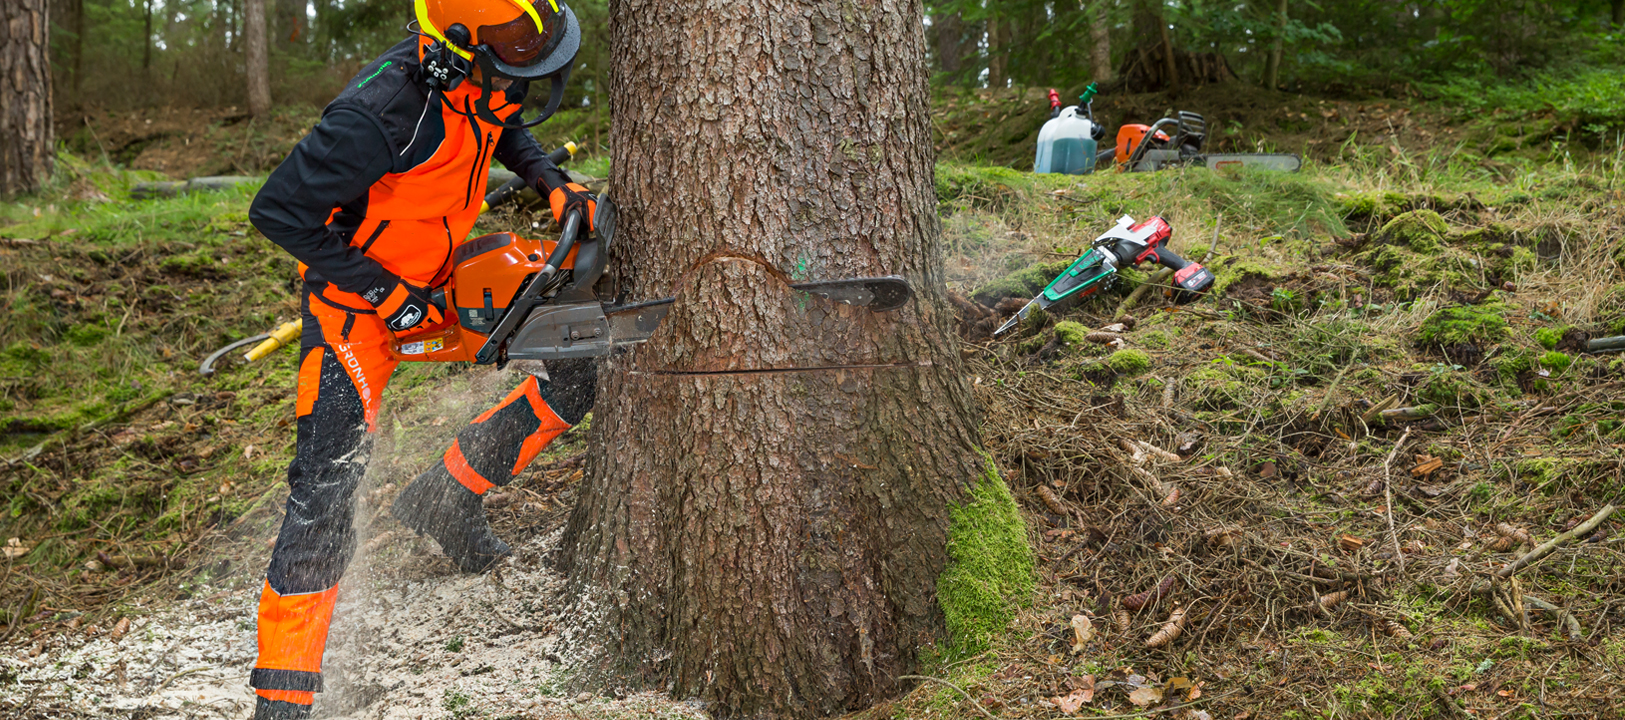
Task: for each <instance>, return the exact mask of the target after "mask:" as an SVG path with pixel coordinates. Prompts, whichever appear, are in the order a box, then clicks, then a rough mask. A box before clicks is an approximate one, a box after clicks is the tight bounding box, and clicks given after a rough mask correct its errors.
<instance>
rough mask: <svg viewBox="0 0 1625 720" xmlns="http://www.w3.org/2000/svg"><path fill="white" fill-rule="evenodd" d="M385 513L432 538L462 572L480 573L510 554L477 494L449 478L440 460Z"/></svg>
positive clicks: (397, 498) (408, 487) (413, 482)
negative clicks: (492, 530) (489, 520)
mask: <svg viewBox="0 0 1625 720" xmlns="http://www.w3.org/2000/svg"><path fill="white" fill-rule="evenodd" d="M389 513H390V514H391V515H394V516H395V519H396V520H399V521H401V524H403V525H405V526H407V527H409V528H412V529H413V530H416V531H417V532H419V533H422V534H426V535H428V536H429V537H432V538H434V539H435V541H436V542H438V543H440V549H441V550H442V551H443V552H445V553H446V557H449V558H451V561H452V562H454V563H457V567H458V568H459V569H461V570H462V571H463V572H470V573H477V572H481V571H483V570H485V569H486V568H489V567H491V566H492V565H494V564H496V561H498V560H501V559H502V558H505V557H507V556H509V555H511V554H513V550H512V549H511V548H509V547H508V544H507V543H504V542H502V541H501V540H498V539H497V536H496V535H495V534H493V533H492V532H491V523H490V522H488V521H487V520H486V519H485V506H484V505H483V504H481V502H480V496H479V495H476V494H474V492H473V491H472V490H469V489H468V488H466V487H464V486H463V485H462V483H459V482H457V481H456V480H455V479H453V478H452V476H451V473H450V472H448V471H447V470H446V466H445V465H444V464H443V463H435V466H434V467H432V468H430V469H428V470H425V471H424V472H423V474H422V475H419V476H418V477H417V479H416V480H413V481H412V484H411V485H408V486H406V489H405V490H402V491H401V494H400V495H399V496H397V497H396V498H395V503H394V504H393V505H391V506H390V508H389Z"/></svg>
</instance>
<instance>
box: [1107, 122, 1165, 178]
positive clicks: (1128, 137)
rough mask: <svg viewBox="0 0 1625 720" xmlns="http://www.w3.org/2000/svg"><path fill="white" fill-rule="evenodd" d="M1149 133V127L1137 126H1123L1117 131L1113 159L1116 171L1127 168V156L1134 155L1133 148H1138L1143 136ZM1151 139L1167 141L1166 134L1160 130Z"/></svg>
mask: <svg viewBox="0 0 1625 720" xmlns="http://www.w3.org/2000/svg"><path fill="white" fill-rule="evenodd" d="M1150 131H1151V126H1150V125H1137V124H1136V125H1124V126H1122V127H1120V128H1118V129H1117V153H1116V155H1115V159H1116V161H1117V169H1118V170H1120V171H1121V170H1123V169H1126V168H1127V167H1128V159H1129V156H1130V155H1133V154H1134V148H1135V147H1137V146H1139V144H1140V142H1141V141H1142V140H1144V139H1145V134H1146V133H1147V132H1150ZM1153 137H1155V138H1156V139H1158V140H1161V141H1163V142H1168V140H1169V138H1168V134H1167V133H1165V132H1163V131H1161V130H1158V131H1157V134H1156V135H1154V136H1153Z"/></svg>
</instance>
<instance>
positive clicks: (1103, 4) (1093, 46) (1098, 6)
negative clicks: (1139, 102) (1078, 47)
mask: <svg viewBox="0 0 1625 720" xmlns="http://www.w3.org/2000/svg"><path fill="white" fill-rule="evenodd" d="M1091 5H1092V7H1090V10H1091V15H1090V18H1089V40H1090V45H1089V72H1090V74H1091V75H1093V76H1094V77H1093V78H1092V79H1093V80H1094V81H1095V82H1101V83H1104V82H1109V81H1111V79H1112V33H1111V28H1112V26H1111V3H1110V1H1109V0H1094V2H1093V3H1091Z"/></svg>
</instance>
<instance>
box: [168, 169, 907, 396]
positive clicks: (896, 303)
mask: <svg viewBox="0 0 1625 720" xmlns="http://www.w3.org/2000/svg"><path fill="white" fill-rule="evenodd" d="M549 157H550V158H551V159H553V161H554V162H555V163H562V162H564V161H565V160H568V159H569V157H570V156H569V155H568V154H566V149H564V148H561V149H559V150H556V151H554V153H553V154H551V155H549ZM509 185H512V183H509ZM514 189H515V188H512V187H508V186H504V187H502V188H498V190H497V191H494V192H493V193H492V194H491V195H488V196H487V207H489V206H492V205H497V204H500V203H501V202H502V201H503V200H505V199H507V198H509V197H512V195H513V190H514ZM615 223H616V208H615V203H614V202H613V201H612V200H610V198H609V196H608V195H600V196H599V197H598V200H597V213H596V214H595V215H594V216H593V222H592V227H593V228H594V230H593V231H591V232H585V233H584V232H582V225H583V221H582V217H581V214H580V212H579V211H572V212H570V213H569V214H568V215H567V216H566V217H565V219H564V223H563V226H562V232H561V233H560V234H559V239H558V240H545V239H542V240H538V239H533V238H526V237H521V236H519V235H517V234H515V233H511V232H499V233H492V234H490V235H483V236H481V237H477V238H474V239H472V240H468V241H467V242H464V243H462V244H460V245H458V246H457V247H456V249H454V250H453V251H452V256H451V262H452V271H451V276H450V279H449V280H448V281H447V283H446V285H445V286H443V287H441V288H439V289H436V290H435V291H434V293H433V294H432V295H431V297H430V301H431V302H433V303H435V304H436V305H438V306H439V307H440V308H441V309H442V311H443V312H442V315H443V316H444V319H443V320H442V321H441V322H440V323H438V324H435V325H432V326H428V327H421V328H417V329H414V330H411V331H408V332H404V333H399V334H397V335H396V336H395V338H394V341H393V342H392V343H391V350H392V354H393V355H394V357H395V359H396V360H398V361H403V362H473V363H476V364H481V365H497V366H499V367H500V366H501V365H503V364H505V363H507V361H509V360H562V359H567V358H586V357H598V356H603V355H608V354H610V353H611V352H613V351H614V350H615V349H616V348H620V347H625V346H629V345H634V344H637V343H641V342H643V341H645V340H647V339H649V337H650V335H652V334H653V333H654V331H655V329H656V328H657V327H659V325H660V321H661V320H662V319H664V318H665V316H666V313H667V311H669V310H670V309H671V305H672V303H673V302H674V300H675V298H669V297H668V298H661V299H657V300H649V301H644V302H637V303H629V304H624V305H617V304H612V303H606V302H601V301H600V300H599V297H598V293H597V291H596V286H597V285H598V280H599V279H600V278H601V277H602V276H603V272H604V266H605V264H606V262H607V261H608V252H609V248H610V245H611V244H612V242H613V240H614V236H615ZM790 288H791V289H793V290H797V291H799V292H803V293H808V294H811V295H817V296H819V297H822V298H825V299H828V300H832V301H835V302H839V303H844V304H848V305H854V306H860V307H865V308H868V309H869V310H871V311H874V312H887V311H890V310H896V309H898V308H901V307H903V306H904V305H906V304H908V301H909V299H910V298H912V297H913V290H912V288H910V286H909V284H908V282H907V281H905V280H904V279H903V278H901V277H898V276H895V275H892V276H884V277H866V278H848V279H841V280H821V281H814V282H804V283H795V284H792V285H790ZM301 326H302V322H301V321H298V320H296V321H293V322H289V323H285V324H284V325H282V326H281V327H279V328H277V329H276V330H274V331H272V332H270V333H267V334H264V335H257V336H255V337H252V338H247V339H245V340H242V341H238V342H236V343H232V344H231V345H227V346H226V347H223V348H221V349H220V350H218V351H216V352H215V353H213V354H211V355H210V356H209V357H208V358H207V359H205V360H204V361H203V363H202V364H201V365H200V366H199V368H198V369H199V371H200V372H201V373H202V374H204V375H211V374H213V372H214V364H215V362H216V361H218V360H219V359H220V358H221V357H223V356H225V355H226V354H227V353H229V352H230V351H231V350H234V349H236V348H238V347H242V346H244V345H247V344H252V343H259V344H258V346H257V347H255V348H254V349H253V350H251V351H249V353H247V354H246V355H245V356H244V359H246V360H248V361H250V362H252V361H254V360H257V359H259V358H261V357H264V356H265V355H267V354H269V353H271V352H272V351H274V350H276V349H277V348H278V347H281V346H282V345H284V344H287V343H288V342H291V341H292V340H293V339H294V338H296V337H298V336H299V331H300V328H301Z"/></svg>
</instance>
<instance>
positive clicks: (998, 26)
mask: <svg viewBox="0 0 1625 720" xmlns="http://www.w3.org/2000/svg"><path fill="white" fill-rule="evenodd" d="M1007 32H1008V31H1007V30H1005V27H1004V21H1003V19H1002V18H1000V17H999V16H998V15H989V16H988V18H987V86H988V87H990V88H1002V87H1004V86H1005V84H1006V82H1007V81H1008V78H1007V76H1006V75H1005V72H1004V68H1005V65H1004V61H1005V57H1004V56H1005V52H1006V51H1005V46H1004V36H1005V34H1006V33H1007Z"/></svg>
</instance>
